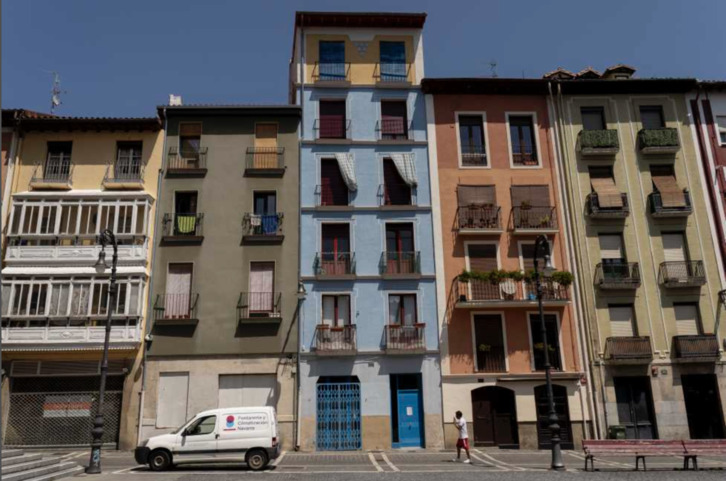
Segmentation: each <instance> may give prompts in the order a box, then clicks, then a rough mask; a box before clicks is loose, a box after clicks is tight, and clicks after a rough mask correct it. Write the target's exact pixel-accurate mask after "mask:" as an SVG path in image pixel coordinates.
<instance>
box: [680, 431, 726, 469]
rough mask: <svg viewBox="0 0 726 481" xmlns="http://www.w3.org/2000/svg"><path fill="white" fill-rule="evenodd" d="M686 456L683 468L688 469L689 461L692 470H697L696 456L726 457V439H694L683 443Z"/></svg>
mask: <svg viewBox="0 0 726 481" xmlns="http://www.w3.org/2000/svg"><path fill="white" fill-rule="evenodd" d="M683 447H684V448H685V450H686V456H685V458H684V460H683V468H684V469H688V465H689V461H692V462H693V469H695V470H698V456H699V455H703V456H709V455H710V456H726V439H694V440H691V441H683Z"/></svg>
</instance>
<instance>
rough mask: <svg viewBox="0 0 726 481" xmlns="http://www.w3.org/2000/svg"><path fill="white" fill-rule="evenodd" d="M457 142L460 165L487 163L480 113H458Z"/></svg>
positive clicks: (468, 165)
mask: <svg viewBox="0 0 726 481" xmlns="http://www.w3.org/2000/svg"><path fill="white" fill-rule="evenodd" d="M510 120H511V117H510ZM459 143H460V144H461V165H463V166H466V167H486V166H487V165H488V164H487V153H486V146H485V145H484V119H483V118H482V116H481V115H459Z"/></svg>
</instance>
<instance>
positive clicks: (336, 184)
mask: <svg viewBox="0 0 726 481" xmlns="http://www.w3.org/2000/svg"><path fill="white" fill-rule="evenodd" d="M319 196H320V199H319V204H320V205H327V206H330V205H348V186H347V185H345V180H344V179H343V174H342V173H341V172H340V166H339V165H338V161H337V160H336V159H321V160H320V192H319Z"/></svg>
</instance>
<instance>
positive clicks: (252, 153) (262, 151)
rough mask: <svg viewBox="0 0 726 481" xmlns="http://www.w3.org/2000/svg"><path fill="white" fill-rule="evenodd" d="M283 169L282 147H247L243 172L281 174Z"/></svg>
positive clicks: (248, 173)
mask: <svg viewBox="0 0 726 481" xmlns="http://www.w3.org/2000/svg"><path fill="white" fill-rule="evenodd" d="M284 171H285V148H284V147H248V148H247V153H246V155H245V174H247V175H250V174H253V175H254V174H281V173H283V172H284Z"/></svg>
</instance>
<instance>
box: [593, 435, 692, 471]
mask: <svg viewBox="0 0 726 481" xmlns="http://www.w3.org/2000/svg"><path fill="white" fill-rule="evenodd" d="M582 449H583V450H584V451H585V471H588V469H587V462H588V461H590V469H592V470H593V471H594V470H595V463H594V461H595V456H598V457H604V456H635V470H636V471H637V470H638V468H639V467H640V461H641V460H642V461H643V471H646V470H647V468H646V466H645V458H646V456H682V457H683V467H684V468H686V466H687V463H686V458H687V457H688V453H687V452H686V448H685V446H684V444H683V441H662V440H654V439H647V440H646V439H628V440H624V439H623V440H621V439H608V440H583V441H582Z"/></svg>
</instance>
